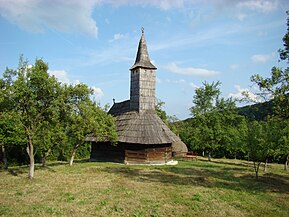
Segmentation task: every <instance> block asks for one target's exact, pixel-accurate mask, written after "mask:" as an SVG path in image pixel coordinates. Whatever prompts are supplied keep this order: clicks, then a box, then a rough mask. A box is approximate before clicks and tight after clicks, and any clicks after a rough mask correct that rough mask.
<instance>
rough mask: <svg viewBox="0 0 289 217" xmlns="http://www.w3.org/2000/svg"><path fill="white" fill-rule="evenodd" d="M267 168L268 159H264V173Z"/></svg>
mask: <svg viewBox="0 0 289 217" xmlns="http://www.w3.org/2000/svg"><path fill="white" fill-rule="evenodd" d="M267 166H268V158H266V161H265V164H264V173H266V172H267Z"/></svg>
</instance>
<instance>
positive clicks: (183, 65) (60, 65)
mask: <svg viewBox="0 0 289 217" xmlns="http://www.w3.org/2000/svg"><path fill="white" fill-rule="evenodd" d="M286 10H289V1H286V0H159V1H155V0H139V1H130V0H86V1H80V0H70V1H68V0H49V1H48V0H14V1H8V0H0V29H1V34H0V46H1V49H0V73H1V74H2V72H4V70H5V68H6V67H9V68H16V67H17V64H18V60H19V56H20V54H23V55H24V57H25V58H27V59H28V60H29V61H30V63H31V64H33V62H34V61H35V59H36V58H43V60H44V61H45V62H47V63H48V64H49V70H50V71H49V72H50V73H51V74H53V75H55V76H56V77H57V78H58V79H59V80H60V81H62V82H67V83H78V82H83V83H85V84H87V85H89V86H90V87H92V88H94V90H95V96H94V97H95V99H96V100H97V101H98V102H99V103H100V104H101V106H104V105H105V104H110V105H111V104H112V99H113V98H115V99H116V101H117V102H118V101H123V100H126V99H128V98H129V86H130V71H129V68H130V67H131V66H132V65H133V63H134V60H135V56H136V51H137V46H138V41H139V39H140V36H141V27H144V29H145V37H146V41H147V46H148V51H149V55H150V58H151V60H152V62H153V63H154V64H155V65H156V67H157V68H158V70H157V87H156V88H157V90H156V92H157V98H159V99H160V100H162V101H164V102H165V107H164V109H165V110H166V111H167V113H168V114H169V115H176V116H177V117H178V118H180V119H185V118H188V117H189V116H190V113H189V108H190V107H191V106H193V104H192V99H193V96H194V91H195V88H198V87H200V86H201V85H202V83H203V82H205V81H207V82H212V81H221V82H222V85H221V91H222V95H223V96H224V97H230V96H232V97H240V93H241V92H242V91H244V90H248V91H250V92H252V97H254V95H253V92H254V91H256V90H255V89H254V87H252V86H251V82H250V76H251V75H253V74H256V73H258V74H261V75H263V76H269V74H270V70H271V68H272V67H273V66H280V67H285V63H282V62H278V57H279V55H278V49H279V48H282V47H283V44H282V37H283V35H284V34H285V32H286V28H287V26H286V19H287V16H286Z"/></svg>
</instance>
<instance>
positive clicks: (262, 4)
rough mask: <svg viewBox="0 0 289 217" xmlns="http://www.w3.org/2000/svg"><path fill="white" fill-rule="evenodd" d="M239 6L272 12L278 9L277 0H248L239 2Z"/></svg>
mask: <svg viewBox="0 0 289 217" xmlns="http://www.w3.org/2000/svg"><path fill="white" fill-rule="evenodd" d="M237 7H239V8H245V9H250V10H254V11H260V12H271V11H274V10H276V9H277V7H278V1H277V0H247V1H240V2H239V3H237Z"/></svg>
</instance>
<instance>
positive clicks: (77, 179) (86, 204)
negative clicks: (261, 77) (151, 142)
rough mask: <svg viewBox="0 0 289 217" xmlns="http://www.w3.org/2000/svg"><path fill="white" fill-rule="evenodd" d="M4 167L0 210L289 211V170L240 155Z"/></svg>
mask: <svg viewBox="0 0 289 217" xmlns="http://www.w3.org/2000/svg"><path fill="white" fill-rule="evenodd" d="M27 171H28V168H27V167H13V168H10V169H9V171H3V170H0V187H1V191H0V216H289V171H287V172H285V171H283V166H282V165H277V164H270V165H269V168H268V171H267V173H266V174H264V173H263V172H261V174H260V179H259V180H258V181H256V180H255V178H254V171H253V168H252V167H251V164H250V163H248V162H246V161H238V160H224V159H221V160H213V162H207V161H206V160H205V159H199V160H197V161H196V160H193V161H192V160H187V159H186V160H180V161H179V164H178V165H176V166H127V165H121V164H113V163H93V162H78V163H75V164H74V165H73V166H72V167H69V166H68V165H67V164H66V163H63V162H50V163H48V166H47V167H46V168H41V167H40V166H37V168H36V172H35V178H34V180H32V181H30V180H28V179H27V178H26V177H27Z"/></svg>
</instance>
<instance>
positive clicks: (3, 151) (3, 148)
mask: <svg viewBox="0 0 289 217" xmlns="http://www.w3.org/2000/svg"><path fill="white" fill-rule="evenodd" d="M2 154H3V164H4V165H3V167H4V170H7V169H8V161H7V155H6V151H5V146H4V145H2Z"/></svg>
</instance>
